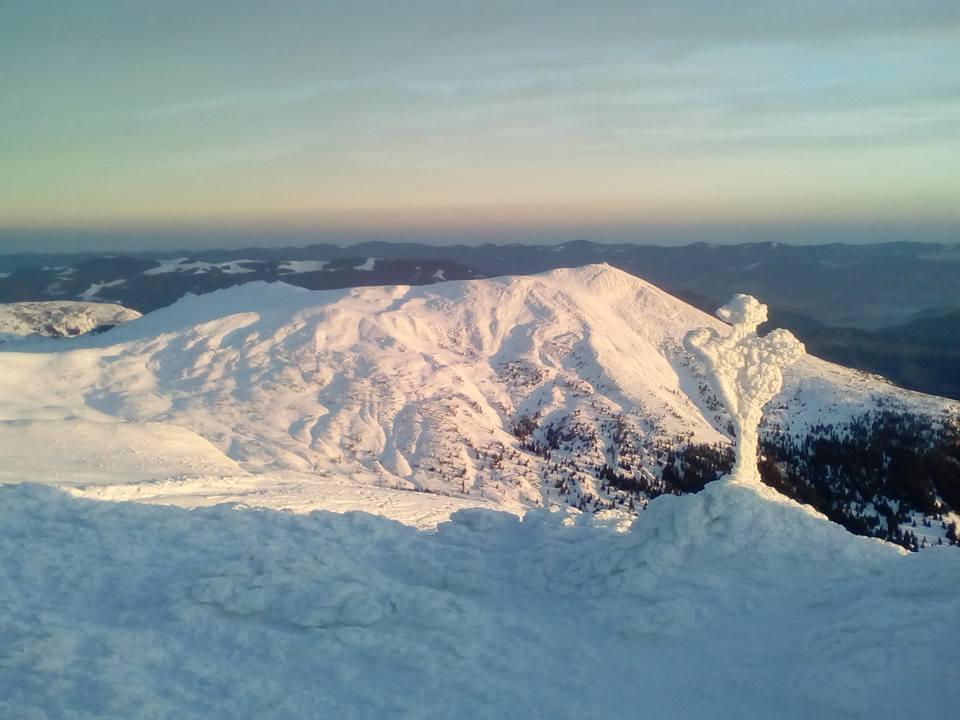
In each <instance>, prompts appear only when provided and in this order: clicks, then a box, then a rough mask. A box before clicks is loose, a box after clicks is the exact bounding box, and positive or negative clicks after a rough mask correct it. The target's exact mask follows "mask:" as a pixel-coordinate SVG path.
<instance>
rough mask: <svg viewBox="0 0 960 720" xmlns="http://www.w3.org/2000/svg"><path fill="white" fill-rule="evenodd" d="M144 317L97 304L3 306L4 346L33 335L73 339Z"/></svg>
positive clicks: (0, 329) (0, 318)
mask: <svg viewBox="0 0 960 720" xmlns="http://www.w3.org/2000/svg"><path fill="white" fill-rule="evenodd" d="M138 317H140V313H138V312H137V311H136V310H130V309H128V308H125V307H122V306H120V305H112V304H108V303H93V302H67V301H51V302H23V303H7V304H0V342H4V341H9V340H15V339H17V338H21V337H27V336H30V335H39V336H44V337H72V336H74V335H83V334H84V333H88V332H91V331H93V330H100V329H104V328H108V327H113V326H114V325H120V324H121V323H125V322H129V321H130V320H135V319H136V318H138Z"/></svg>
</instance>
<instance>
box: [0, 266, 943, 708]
mask: <svg viewBox="0 0 960 720" xmlns="http://www.w3.org/2000/svg"><path fill="white" fill-rule="evenodd" d="M702 326H708V327H715V328H717V329H718V330H720V331H721V332H722V331H724V327H723V325H722V324H721V323H720V322H719V321H717V320H715V319H713V318H711V317H709V316H707V315H704V314H703V313H701V312H699V311H697V310H695V309H693V308H691V307H689V306H687V305H685V304H683V303H682V302H680V301H678V300H677V299H675V298H673V297H671V296H670V295H667V294H666V293H664V292H662V291H660V290H658V289H657V288H655V287H654V286H652V285H650V284H648V283H645V282H643V281H640V280H637V279H636V278H634V277H632V276H629V275H626V274H624V273H622V272H620V271H617V270H613V269H611V268H609V267H606V266H589V267H585V268H581V269H577V270H562V271H555V272H550V273H547V274H545V275H540V276H530V277H522V278H501V279H497V280H478V281H466V282H448V283H441V284H437V285H434V286H431V287H416V288H411V287H378V288H359V289H353V290H341V291H322V292H311V291H306V290H302V289H299V288H294V287H291V286H287V285H283V284H273V285H268V284H264V283H256V284H250V285H246V286H243V287H238V288H231V289H229V290H224V291H220V292H217V293H213V294H210V295H205V296H202V297H188V298H185V299H183V300H181V301H180V302H178V303H177V304H176V305H174V306H171V307H169V308H166V309H163V310H159V311H157V312H154V313H151V314H149V315H146V316H144V317H142V318H140V319H138V320H135V321H133V322H130V323H127V324H125V325H122V326H120V327H117V328H114V329H112V330H110V331H109V332H107V333H104V334H101V335H90V336H85V337H77V338H71V339H67V340H64V341H58V342H56V343H54V342H52V341H51V342H37V343H31V344H29V345H21V344H18V343H8V344H6V345H5V346H4V347H3V348H2V349H0V457H3V459H4V462H3V464H2V466H0V607H2V608H3V617H2V620H3V622H2V624H0V625H2V632H0V636H2V639H3V642H0V667H2V668H3V672H2V673H0V715H2V716H3V717H71V716H76V717H123V718H134V717H161V718H168V717H169V718H174V717H175V718H183V717H187V718H192V717H197V718H201V717H202V718H213V717H216V718H219V717H224V718H226V717H230V718H233V717H247V716H255V717H265V716H269V717H282V718H302V717H304V716H309V715H311V714H317V713H320V714H323V715H325V716H327V715H329V716H330V717H355V718H382V717H387V716H397V717H420V718H448V717H470V718H491V719H493V718H497V719H498V720H499V718H504V717H524V718H566V717H570V718H582V717H597V718H612V717H635V716H639V717H645V716H647V715H650V716H653V717H684V718H687V717H689V718H717V719H718V720H719V719H720V718H729V717H742V718H771V717H776V718H806V717H810V716H817V717H821V716H833V715H842V716H844V717H851V718H871V719H874V720H875V719H876V718H897V717H901V716H902V715H903V714H904V712H912V713H914V714H917V715H920V716H924V717H926V716H930V717H944V716H949V714H950V712H952V711H953V710H954V709H955V708H956V706H957V703H958V702H960V691H958V688H960V682H958V680H960V677H958V676H957V672H956V663H955V654H956V641H955V637H954V634H953V633H951V632H950V629H951V628H953V627H954V626H955V624H956V618H957V616H958V599H957V593H956V588H957V584H958V582H960V553H957V552H955V550H953V549H946V548H935V549H933V550H931V551H928V552H922V553H916V554H914V553H906V552H905V551H903V550H902V549H901V548H898V547H896V546H894V545H891V544H889V543H883V542H880V541H878V540H876V539H872V538H862V537H855V536H853V535H851V534H849V533H847V532H845V531H844V530H843V529H842V528H841V527H840V526H838V525H836V524H834V523H831V522H829V521H828V520H827V518H825V517H824V516H822V515H820V514H819V513H817V512H816V511H815V510H813V509H812V508H811V507H810V506H808V505H800V504H798V503H796V502H794V501H792V500H789V499H787V498H785V497H783V496H781V495H779V494H778V493H776V492H774V491H773V490H772V489H770V488H768V487H765V486H763V485H760V484H756V485H753V486H746V485H742V484H738V483H732V482H730V483H728V482H717V483H712V484H710V485H709V486H707V487H706V488H705V489H703V490H702V491H701V492H699V493H697V494H688V495H685V496H683V497H673V496H672V495H670V494H669V493H668V494H665V495H661V496H659V497H656V498H654V499H652V500H650V501H649V502H647V495H648V493H644V492H637V491H634V490H630V489H628V490H624V489H623V487H621V486H618V485H617V484H616V483H615V482H613V481H612V480H611V479H610V477H609V473H610V472H611V470H610V468H616V469H617V470H616V472H617V473H618V474H619V475H621V476H628V477H632V478H634V479H636V480H637V482H639V481H641V480H643V481H644V482H647V483H648V487H653V486H655V485H656V483H658V482H659V483H664V482H665V479H664V478H663V477H662V475H663V473H664V472H665V471H664V468H665V465H664V463H665V462H666V459H667V458H668V457H669V456H670V455H672V454H676V453H677V452H678V448H679V447H681V446H684V445H689V443H715V444H716V445H717V446H718V447H720V448H722V447H724V446H726V445H729V443H730V438H729V437H728V436H727V424H728V419H727V418H726V416H725V415H724V414H723V412H722V411H721V410H720V409H719V405H718V404H717V401H716V398H714V397H712V396H711V395H710V393H709V392H708V391H707V390H706V383H705V382H704V380H703V377H702V375H701V372H700V370H699V368H698V367H697V365H696V364H695V363H693V362H692V360H691V358H690V356H689V355H687V354H686V352H685V351H684V350H683V349H682V346H681V344H680V342H679V341H680V338H681V337H682V336H683V334H684V333H685V332H686V331H688V330H689V329H691V328H694V327H702ZM875 408H882V409H900V410H903V411H909V412H912V413H915V414H918V415H921V416H923V417H924V418H925V420H926V421H929V422H928V424H935V423H937V422H943V421H944V420H943V418H944V417H946V416H947V415H950V414H956V413H957V411H958V407H957V403H953V402H950V401H947V400H942V399H938V398H934V397H929V396H922V395H916V394H913V393H908V392H904V391H902V390H898V389H896V388H894V387H892V386H890V385H888V384H886V383H884V382H882V381H879V380H877V379H876V378H872V377H869V376H865V375H863V374H861V373H856V372H852V371H849V370H845V369H843V368H839V367H837V366H833V365H830V364H828V363H824V362H821V361H819V360H816V359H815V358H811V357H805V358H802V359H801V360H800V362H798V363H797V364H795V365H792V366H790V367H789V368H788V369H787V370H786V371H785V384H784V389H783V392H782V393H781V395H780V396H779V397H778V398H776V399H775V400H774V401H773V402H772V403H771V404H770V405H769V406H768V408H767V428H766V432H767V433H768V434H776V435H777V436H778V437H796V438H799V437H803V436H804V434H805V433H807V432H808V430H810V429H811V428H817V427H820V426H823V425H829V424H831V423H842V422H844V421H845V420H846V419H849V418H850V417H852V416H853V415H856V414H859V413H861V412H863V411H865V410H870V409H875ZM598 468H601V469H600V470H598ZM603 468H605V470H604V469H603ZM21 483H28V484H21ZM33 483H36V484H47V485H53V486H56V487H57V488H59V490H56V489H53V488H44V487H37V486H32V485H31V484H33ZM411 490H419V491H423V492H411ZM77 496H80V497H77ZM92 500H98V501H103V500H138V501H145V502H148V503H155V504H158V505H163V506H164V507H156V506H154V507H147V506H145V505H142V504H138V503H129V502H93V501H92ZM221 503H231V505H225V506H220V507H212V508H203V509H200V508H198V507H197V506H201V505H217V504H221ZM168 505H181V506H185V507H188V508H191V509H192V511H190V512H187V511H185V510H183V509H181V508H179V507H166V506H168ZM631 505H633V506H634V508H633V509H634V511H637V510H639V509H640V508H641V507H643V508H645V509H644V511H643V512H631V510H630V506H631ZM538 506H543V507H538ZM573 506H579V507H582V508H585V509H590V510H596V512H592V513H591V512H580V511H579V510H578V509H576V508H575V507H573ZM251 507H256V508H268V509H269V508H272V509H283V510H298V511H300V510H316V509H318V508H320V509H330V510H336V511H344V510H366V511H368V512H369V513H372V514H364V513H346V514H332V513H326V512H315V513H310V514H293V513H289V512H269V511H266V510H264V511H256V512H254V511H251ZM504 509H506V510H514V511H518V512H517V514H520V512H519V511H523V510H525V511H527V512H526V513H524V514H522V517H516V516H515V515H514V514H510V513H505V512H494V511H499V510H504ZM393 519H399V520H402V521H403V522H404V523H407V524H408V525H415V526H417V527H419V528H424V527H429V528H432V529H434V531H433V532H420V531H418V530H417V529H416V528H413V527H408V526H405V525H402V524H400V523H397V522H393V521H392V520H393ZM904 708H907V709H908V710H904Z"/></svg>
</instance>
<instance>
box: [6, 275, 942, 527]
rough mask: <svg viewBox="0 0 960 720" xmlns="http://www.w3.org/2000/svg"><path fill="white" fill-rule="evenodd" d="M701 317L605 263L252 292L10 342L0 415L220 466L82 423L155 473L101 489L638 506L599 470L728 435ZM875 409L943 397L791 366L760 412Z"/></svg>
mask: <svg viewBox="0 0 960 720" xmlns="http://www.w3.org/2000/svg"><path fill="white" fill-rule="evenodd" d="M700 327H706V328H713V329H715V330H717V331H720V330H723V329H724V328H725V327H726V326H724V325H723V324H722V323H721V322H719V321H718V320H716V319H714V318H711V317H709V316H708V315H706V314H704V313H702V312H700V311H698V310H696V309H694V308H692V307H690V306H689V305H686V304H684V303H682V302H681V301H679V300H677V299H676V298H673V297H671V296H670V295H668V294H666V293H664V292H662V291H661V290H659V289H657V288H655V287H654V286H652V285H650V284H649V283H646V282H644V281H642V280H639V279H637V278H635V277H633V276H631V275H627V274H626V273H623V272H620V271H618V270H615V269H613V268H610V267H607V266H588V267H584V268H578V269H572V270H558V271H554V272H550V273H546V274H544V275H540V276H526V277H507V278H496V279H487V280H473V281H456V282H447V283H441V284H436V285H431V286H421V287H406V286H398V287H369V288H355V289H351V290H333V291H314V292H311V291H307V290H303V289H300V288H295V287H291V286H287V285H283V284H281V283H275V284H266V283H251V284H248V285H244V286H242V287H235V288H230V289H228V290H223V291H220V292H216V293H211V294H207V295H203V296H197V297H194V296H191V297H186V298H184V299H183V300H181V301H180V302H178V303H177V304H175V305H173V306H171V307H168V308H164V309H161V310H158V311H155V312H152V313H149V314H148V315H146V316H144V317H142V318H140V319H138V320H136V321H134V322H131V323H127V324H125V325H123V326H120V327H118V328H115V329H114V330H112V331H110V332H109V333H106V334H104V335H101V336H97V337H84V338H76V339H71V340H66V341H58V342H57V343H56V344H55V345H54V344H52V343H50V344H47V345H38V346H37V347H31V348H29V350H30V351H29V352H12V351H11V350H12V349H13V345H9V346H5V347H4V349H3V350H2V351H0V420H11V421H28V420H29V421H31V422H32V421H37V422H39V421H66V422H74V421H75V419H80V420H83V421H89V422H94V423H107V424H106V425H103V426H102V427H103V428H104V434H103V435H104V438H105V439H106V438H109V437H110V433H111V428H116V427H118V426H116V423H117V422H118V421H119V422H123V423H126V424H128V425H129V424H141V423H158V424H160V425H163V426H177V427H179V428H182V429H183V430H185V431H188V432H189V433H190V434H191V436H192V437H195V438H196V436H199V438H197V439H202V440H203V441H206V442H207V443H209V444H212V445H213V446H214V448H215V449H216V450H217V451H219V453H221V454H222V456H225V457H223V458H222V460H223V461H225V462H221V461H212V463H213V464H212V465H207V464H205V465H204V466H203V467H204V468H208V469H205V470H204V471H203V472H198V473H197V476H196V477H193V478H191V477H184V476H183V473H182V472H179V470H180V469H181V468H182V467H184V466H183V465H179V466H178V467H177V469H178V472H177V473H176V474H175V477H173V478H171V479H173V480H175V483H172V484H171V483H164V482H163V478H162V477H160V471H161V470H162V468H161V467H158V465H157V463H156V458H157V457H160V456H161V455H162V453H157V452H145V453H144V454H143V455H142V462H143V467H139V468H138V467H137V466H136V462H137V458H136V457H135V456H132V455H131V454H130V453H126V454H124V456H123V457H114V456H113V455H111V453H112V452H114V451H115V450H118V449H119V444H118V443H116V442H114V443H113V444H112V445H111V446H110V447H112V448H113V450H111V449H110V447H107V446H106V445H105V444H104V443H99V442H98V441H97V439H96V437H95V433H88V434H87V435H85V437H89V442H90V443H91V444H93V445H98V446H100V445H103V447H94V448H91V450H90V452H89V453H88V454H87V455H86V456H85V457H90V458H95V459H96V464H100V465H103V466H106V467H109V466H111V465H115V466H116V467H123V468H128V469H129V470H130V472H129V476H130V477H135V478H149V479H150V483H151V485H150V487H146V486H145V487H144V492H143V493H142V494H140V495H135V494H134V492H133V490H132V488H131V487H129V485H130V483H127V482H122V481H120V480H118V481H117V482H116V483H115V487H107V486H106V484H105V483H103V482H99V483H96V482H95V483H91V485H92V486H94V487H91V489H90V493H91V494H92V493H94V492H95V493H96V496H97V497H115V498H129V497H140V498H141V499H150V498H156V499H160V500H163V501H169V499H170V498H171V496H173V495H175V496H176V497H177V498H180V499H179V500H178V502H182V503H186V502H189V501H191V499H196V501H197V502H201V499H202V498H203V496H204V490H203V487H204V483H210V486H211V488H216V490H211V493H212V494H214V495H216V496H217V497H218V498H221V499H227V498H229V499H232V500H235V501H238V502H244V503H247V504H255V505H265V506H269V507H281V508H290V509H296V510H305V509H306V510H308V509H311V508H327V507H331V505H330V504H329V503H328V501H327V499H328V497H329V496H330V494H331V493H333V494H335V495H336V497H337V498H338V500H337V502H336V504H335V507H337V508H338V509H349V507H350V505H349V503H348V502H346V501H345V500H344V499H343V498H345V497H346V493H345V491H344V490H343V488H353V489H354V491H355V494H356V497H358V498H361V497H364V498H367V497H368V498H369V503H368V502H367V500H363V501H362V502H360V501H359V500H358V504H357V505H355V506H354V507H362V508H371V509H373V508H377V509H378V511H379V509H380V508H384V507H386V508H393V507H397V506H398V505H397V504H396V503H394V502H393V501H390V502H386V501H384V499H383V498H384V496H385V495H386V494H388V493H390V492H393V493H398V492H402V491H405V490H416V491H419V492H418V494H419V495H421V496H423V497H424V498H425V502H426V498H430V501H431V503H432V509H430V510H428V511H426V512H419V511H417V512H414V513H412V514H411V513H409V512H408V511H407V510H406V509H404V510H402V511H401V512H400V513H399V514H397V515H393V514H392V512H391V516H396V517H404V518H409V517H416V518H418V520H417V522H418V523H419V522H421V521H422V522H425V523H426V524H428V525H429V524H435V522H436V521H437V519H438V518H440V517H441V511H440V508H441V507H442V508H446V509H447V511H450V510H453V509H456V508H459V507H462V506H463V504H464V503H466V504H468V505H483V506H490V505H493V506H497V507H501V508H504V509H508V510H512V511H516V512H522V511H524V510H525V509H527V508H531V507H541V506H549V505H552V504H556V503H560V504H564V505H574V506H579V507H583V508H584V509H589V510H593V509H604V508H609V507H610V506H611V505H615V506H616V507H618V508H623V509H626V510H628V511H629V510H631V507H630V506H631V504H632V505H633V509H639V507H638V506H639V505H641V504H642V503H643V502H644V501H645V499H644V498H645V496H644V495H643V494H642V493H640V494H631V493H629V492H626V491H623V490H622V489H620V488H618V487H616V486H614V485H612V484H610V483H608V482H606V481H605V480H604V479H602V478H601V477H600V476H599V474H598V468H602V467H603V466H607V467H608V468H615V469H617V471H618V472H621V473H629V474H630V475H631V476H632V477H634V478H636V479H637V481H638V482H641V481H642V482H649V483H651V484H655V483H657V482H658V481H659V476H660V473H661V471H662V468H663V465H664V462H665V460H666V458H667V457H668V456H669V455H670V454H671V453H675V452H676V451H677V449H678V448H681V447H683V446H684V445H686V444H687V443H690V442H695V443H710V444H714V443H715V444H719V445H728V444H729V443H730V441H731V433H729V429H728V425H729V423H730V417H729V416H728V414H727V412H726V411H725V410H724V409H723V407H722V406H721V405H720V404H719V403H718V401H717V399H716V397H715V396H714V394H713V393H712V392H710V390H709V388H708V387H707V384H706V380H705V377H704V375H703V373H702V371H701V370H700V368H699V366H698V364H697V363H695V362H694V361H693V358H692V357H691V355H690V354H689V353H688V352H686V351H685V350H684V349H683V347H682V339H683V337H684V335H685V334H686V333H687V332H689V331H690V330H691V329H694V328H700ZM880 403H883V404H884V406H885V407H897V406H898V405H899V406H903V407H909V408H911V409H913V410H915V411H916V412H918V413H921V414H924V413H929V414H931V415H935V414H941V413H943V412H946V411H954V412H955V410H956V407H957V406H956V403H950V402H949V401H945V400H940V399H937V398H932V397H928V396H920V395H916V394H911V393H906V392H902V391H899V390H897V389H896V388H893V387H892V386H890V385H887V384H884V383H882V382H880V381H878V380H877V379H875V378H871V377H868V376H865V375H863V374H859V373H855V372H851V371H848V370H845V369H843V368H840V367H837V366H834V365H830V364H828V363H824V362H822V361H819V360H816V359H814V358H810V357H809V356H805V357H803V358H801V360H800V361H798V362H797V363H796V364H795V365H793V366H791V367H790V368H787V369H786V370H785V375H784V387H783V390H782V391H781V393H780V394H779V395H778V396H777V397H775V398H774V399H773V401H771V402H770V403H769V404H768V405H767V407H766V408H765V411H764V412H765V422H766V423H767V424H768V425H769V426H770V427H771V428H774V427H775V428H777V429H779V430H782V431H783V432H785V433H788V434H798V435H803V434H804V433H805V432H806V429H807V428H808V427H810V426H812V425H815V424H818V423H823V424H829V423H834V422H842V421H845V420H847V419H849V418H850V417H852V416H853V415H856V414H860V413H863V412H865V411H868V410H871V409H873V408H875V407H877V406H878V405H879V404H880ZM90 427H92V426H90ZM17 432H23V433H24V436H23V440H24V442H23V443H22V445H23V446H24V447H29V448H34V449H37V448H39V447H40V444H39V443H37V442H34V439H35V438H37V437H40V436H41V435H42V434H43V433H44V432H47V430H44V429H43V428H34V429H30V428H29V426H28V425H24V424H21V425H15V426H9V427H7V428H6V435H5V443H6V446H8V447H15V446H17V445H18V442H19V441H18V438H17V435H16V433H17ZM161 436H162V437H166V438H172V437H173V435H172V434H171V433H170V432H167V431H163V432H162V433H161ZM197 447H198V448H199V447H200V445H197ZM207 449H209V446H208V447H207ZM204 452H206V450H205V451H204ZM30 458H34V460H36V462H34V460H31V459H30ZM22 460H23V461H22V462H18V463H17V465H16V467H11V469H10V472H11V473H14V472H15V473H17V474H19V475H20V476H22V477H36V478H38V479H40V480H44V481H47V480H49V481H50V482H51V483H53V484H68V485H74V486H76V485H77V484H78V483H77V482H71V481H70V480H69V478H68V477H67V475H69V468H67V467H64V468H61V469H62V471H63V474H61V475H59V476H57V477H53V476H52V475H51V473H50V472H48V470H49V469H50V463H49V462H48V459H47V458H43V457H41V454H40V453H39V452H37V453H32V454H23V456H22ZM84 463H86V460H84ZM231 464H234V467H236V464H239V467H240V468H241V469H242V472H243V474H244V479H243V480H242V481H241V480H236V479H235V478H236V477H237V470H236V469H234V470H230V469H229V468H230V466H231ZM218 466H219V467H222V468H223V471H222V472H216V471H211V470H210V469H209V468H215V467H218ZM88 469H89V466H88V465H86V464H85V465H84V468H83V472H84V474H85V475H86V474H88V473H87V470H88ZM211 475H212V476H213V477H211ZM227 475H229V476H230V477H229V480H228V481H223V480H222V479H221V478H220V477H219V476H227ZM84 482H87V480H84ZM364 487H365V488H376V489H377V492H376V493H372V491H371V492H370V493H367V492H364V493H361V492H359V491H358V490H356V489H357V488H364ZM228 490H229V491H228ZM77 491H78V492H81V491H83V490H82V489H80V490H77ZM374 496H375V497H374ZM433 500H436V502H435V503H434V502H433ZM404 502H407V501H404Z"/></svg>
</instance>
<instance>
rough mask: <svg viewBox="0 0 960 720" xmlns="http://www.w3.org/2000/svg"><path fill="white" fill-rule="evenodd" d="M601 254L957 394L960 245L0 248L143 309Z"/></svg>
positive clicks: (21, 292)
mask: <svg viewBox="0 0 960 720" xmlns="http://www.w3.org/2000/svg"><path fill="white" fill-rule="evenodd" d="M599 262H606V263H608V264H610V265H612V266H614V267H617V268H619V269H622V270H624V271H626V272H628V273H631V274H633V275H635V276H637V277H640V278H643V279H645V280H648V281H650V282H652V283H655V284H656V285H658V286H660V287H662V288H664V289H665V290H667V291H668V292H670V293H672V294H674V295H676V296H677V297H680V298H682V299H684V300H686V301H687V302H689V303H690V304H692V305H694V306H696V307H698V308H700V309H702V310H706V311H712V310H713V308H715V307H717V306H719V305H720V304H722V303H723V302H725V301H726V300H727V299H729V297H730V296H731V295H732V294H733V293H735V292H746V293H750V294H753V295H756V296H757V297H759V298H761V299H762V300H763V301H764V302H765V303H767V304H768V305H769V306H770V308H771V323H772V324H776V325H777V326H780V327H786V328H788V329H790V330H792V331H793V332H794V333H796V334H797V335H798V336H799V337H800V338H801V339H802V340H803V341H804V342H805V343H806V344H807V347H808V350H809V351H810V352H811V353H813V354H815V355H818V356H820V357H823V358H825V359H828V360H832V361H835V362H838V363H841V364H845V365H849V366H852V367H856V368H858V369H862V370H865V371H868V372H873V373H877V374H881V375H884V376H885V377H888V378H889V379H891V380H893V381H894V382H896V383H899V384H901V385H903V386H905V387H908V388H911V389H916V390H921V391H923V392H928V393H933V394H938V395H944V396H948V397H953V398H960V371H958V370H957V368H960V332H958V327H960V245H934V244H921V243H909V242H904V243H887V244H881V245H839V244H834V245H808V246H791V245H782V244H776V243H755V244H747V245H707V244H703V243H697V244H692V245H686V246H682V247H657V246H649V245H628V244H619V245H608V244H598V243H590V242H570V243H565V244H563V245H554V246H551V245H480V246H448V247H438V246H431V245H424V244H400V243H383V242H379V243H378V242H371V243H364V244H361V245H353V246H349V247H339V246H335V245H313V246H309V247H304V248H246V249H242V250H207V251H200V252H191V253H190V255H189V256H186V255H185V254H182V253H181V254H179V255H178V254H176V253H166V254H164V253H154V254H150V255H144V254H131V255H103V254H101V255H89V254H86V255H61V256H49V255H23V254H21V255H7V256H0V302H18V301H32V300H53V299H56V300H64V299H84V300H95V301H109V302H117V303H121V304H123V305H125V306H127V307H130V308H133V309H136V310H138V311H141V312H149V311H151V310H154V309H156V308H158V307H163V306H165V305H169V304H171V303H172V302H174V301H175V300H177V299H178V298H180V297H182V296H183V295H184V294H186V293H195V294H202V293H206V292H211V291H213V290H218V289H222V288H226V287H230V286H232V285H236V284H239V283H244V282H249V281H254V280H266V281H276V280H280V281H283V282H286V283H289V284H293V285H299V286H301V287H305V288H309V289H335V288H344V287H357V286H370V285H393V284H403V285H422V284H430V283H435V282H440V281H442V280H460V279H470V278H478V277H492V276H498V275H504V274H511V275H516V274H530V273H538V272H543V271H547V270H551V269H556V268H562V267H578V266H582V265H586V264H591V263H599Z"/></svg>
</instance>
